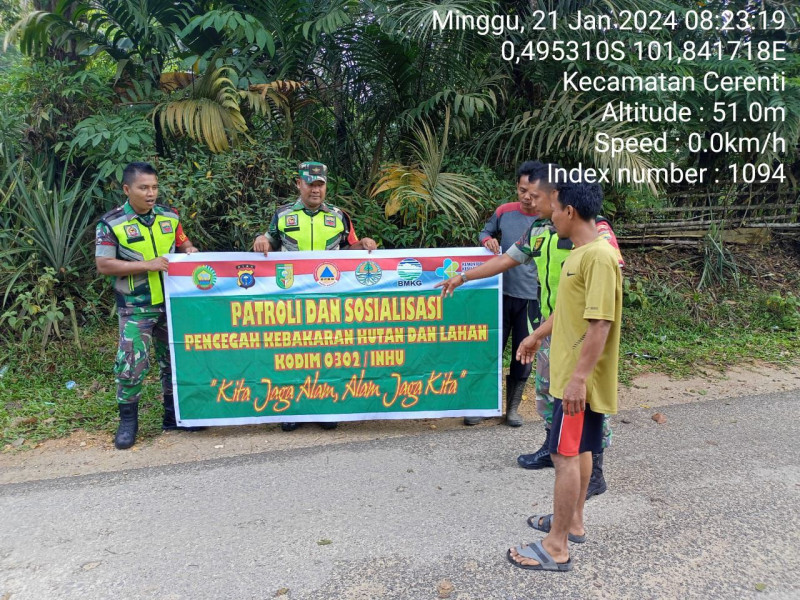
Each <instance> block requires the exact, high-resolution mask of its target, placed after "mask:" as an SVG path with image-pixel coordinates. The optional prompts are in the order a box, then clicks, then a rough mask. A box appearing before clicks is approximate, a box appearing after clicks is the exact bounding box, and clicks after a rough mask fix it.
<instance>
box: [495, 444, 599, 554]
mask: <svg viewBox="0 0 800 600" xmlns="http://www.w3.org/2000/svg"><path fill="white" fill-rule="evenodd" d="M551 456H552V458H553V464H554V465H555V468H556V482H555V489H554V490H553V519H552V522H551V524H550V533H548V534H547V536H546V537H545V538H544V540H542V545H543V546H544V549H545V550H547V552H548V553H549V554H550V556H552V557H553V560H555V561H556V562H559V563H563V562H567V561H568V560H569V549H568V547H567V535H568V534H569V533H573V534H575V535H584V534H585V529H584V525H583V506H584V503H585V502H586V489H587V488H588V487H589V478H590V477H591V475H592V453H591V452H582V453H581V454H579V455H578V456H563V455H561V454H552V455H551ZM510 553H511V557H512V559H513V560H514V561H516V562H518V563H519V564H521V565H538V564H539V562H538V561H536V560H534V559H530V558H526V557H524V556H520V555H519V553H518V552H517V550H516V549H515V548H511V549H510Z"/></svg>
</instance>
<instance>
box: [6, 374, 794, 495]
mask: <svg viewBox="0 0 800 600" xmlns="http://www.w3.org/2000/svg"><path fill="white" fill-rule="evenodd" d="M796 389H800V365H798V366H795V367H792V368H789V369H778V368H775V367H772V366H768V365H759V364H753V365H744V366H737V367H734V368H732V369H729V370H728V371H727V372H726V373H709V374H708V375H707V376H705V377H695V378H692V379H684V380H673V379H670V378H669V377H667V376H666V375H662V374H646V375H642V376H640V377H637V378H636V379H635V380H634V382H633V384H632V385H631V386H630V387H623V388H621V389H620V409H621V410H622V411H625V410H633V409H641V408H657V407H666V406H670V405H675V404H685V403H689V402H702V401H710V400H718V399H720V398H735V397H739V396H744V395H749V394H752V395H755V394H765V393H770V392H785V391H789V390H796ZM521 412H522V414H523V416H524V417H525V418H526V421H528V422H530V421H535V420H538V419H539V417H538V415H536V410H535V406H534V402H533V387H532V385H529V386H528V390H527V394H526V399H525V401H524V402H523V405H522V410H521ZM662 412H665V411H662ZM497 423H498V419H487V420H486V421H485V422H484V423H482V424H481V425H478V427H493V426H495V425H497ZM462 427H463V425H462V422H461V419H422V420H412V421H362V422H353V423H342V424H340V425H339V428H338V429H336V430H334V431H323V430H322V429H320V427H319V426H317V425H306V426H304V427H302V428H300V429H298V430H297V431H295V432H292V433H284V432H282V431H281V430H280V427H279V426H278V425H251V426H243V427H211V428H209V429H207V430H206V431H202V432H197V433H186V432H170V433H165V434H163V435H160V436H157V437H156V438H153V439H150V440H146V441H143V442H138V443H137V444H136V446H134V447H133V448H132V449H131V450H129V451H126V452H120V451H117V450H115V449H114V446H113V444H112V441H111V436H109V435H104V434H96V433H92V434H89V433H86V432H84V431H78V432H75V433H73V434H72V435H71V436H69V437H67V438H62V439H58V440H49V441H47V442H44V443H42V444H39V445H38V446H37V447H35V448H33V449H30V450H25V451H16V450H12V451H5V452H2V453H0V484H7V483H20V482H25V481H34V480H39V479H51V478H56V477H71V476H77V475H89V474H93V473H102V472H109V471H124V470H127V469H139V468H144V467H152V466H160V465H168V464H177V463H184V462H193V461H197V460H205V459H209V458H221V457H229V456H238V455H242V454H253V453H258V452H266V451H270V450H287V449H296V448H306V447H312V446H326V445H331V444H341V443H346V442H354V441H366V440H372V439H385V438H389V437H403V436H415V435H421V434H423V433H430V432H431V431H432V430H436V431H447V430H451V429H456V428H462ZM525 430H526V428H525V427H524V426H523V428H522V429H521V430H520V432H521V433H522V434H523V435H524V434H525ZM525 439H526V440H527V437H526V438H525Z"/></svg>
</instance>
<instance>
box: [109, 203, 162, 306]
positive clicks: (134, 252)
mask: <svg viewBox="0 0 800 600" xmlns="http://www.w3.org/2000/svg"><path fill="white" fill-rule="evenodd" d="M111 229H112V231H113V232H114V235H116V236H117V241H118V243H119V250H118V253H119V254H122V255H123V256H122V258H125V259H127V260H140V261H147V260H152V259H154V258H156V257H158V256H164V255H165V254H169V253H170V252H172V251H173V249H174V247H175V233H176V232H177V230H178V218H177V215H175V213H172V212H170V213H169V214H158V213H156V214H155V220H154V221H153V224H152V225H150V226H147V225H144V224H142V222H141V221H140V220H139V219H137V218H136V215H131V218H130V220H127V221H123V222H121V223H117V224H114V225H112V226H111ZM117 279H118V281H117V286H116V289H117V290H118V291H122V290H123V289H125V288H127V289H126V290H125V291H126V292H127V293H126V294H125V295H141V294H146V293H147V292H148V291H149V293H150V303H151V304H153V305H155V304H161V303H163V302H164V284H163V282H162V280H161V272H160V271H150V272H147V273H140V274H137V275H128V276H127V277H118V278H117ZM145 285H146V286H147V288H145V287H144V286H145Z"/></svg>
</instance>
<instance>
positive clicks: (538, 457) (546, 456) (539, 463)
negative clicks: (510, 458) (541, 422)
mask: <svg viewBox="0 0 800 600" xmlns="http://www.w3.org/2000/svg"><path fill="white" fill-rule="evenodd" d="M545 431H546V432H547V436H546V437H545V438H544V444H542V447H541V448H539V449H538V450H537V451H536V452H534V453H533V454H520V455H519V456H518V457H517V463H519V466H520V467H522V468H523V469H547V468H552V467H553V459H551V458H550V430H549V429H545Z"/></svg>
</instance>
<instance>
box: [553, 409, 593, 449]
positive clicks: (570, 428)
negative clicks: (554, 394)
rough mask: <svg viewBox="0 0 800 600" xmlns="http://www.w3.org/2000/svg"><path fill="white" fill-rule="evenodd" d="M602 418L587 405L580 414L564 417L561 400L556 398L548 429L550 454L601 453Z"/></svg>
mask: <svg viewBox="0 0 800 600" xmlns="http://www.w3.org/2000/svg"><path fill="white" fill-rule="evenodd" d="M603 418H604V415H603V414H602V413H596V412H594V411H593V410H592V409H591V408H590V407H589V405H588V404H587V405H586V410H584V411H583V412H582V413H579V414H577V415H573V416H571V417H570V416H568V415H565V414H564V407H563V406H562V405H561V400H559V399H558V398H556V399H555V404H554V405H553V424H552V426H551V427H550V454H561V455H562V456H577V455H578V454H580V453H581V452H592V453H595V454H596V453H598V452H602V451H603Z"/></svg>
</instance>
